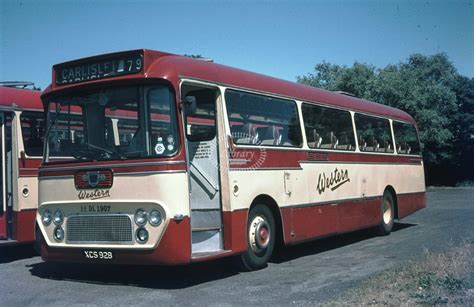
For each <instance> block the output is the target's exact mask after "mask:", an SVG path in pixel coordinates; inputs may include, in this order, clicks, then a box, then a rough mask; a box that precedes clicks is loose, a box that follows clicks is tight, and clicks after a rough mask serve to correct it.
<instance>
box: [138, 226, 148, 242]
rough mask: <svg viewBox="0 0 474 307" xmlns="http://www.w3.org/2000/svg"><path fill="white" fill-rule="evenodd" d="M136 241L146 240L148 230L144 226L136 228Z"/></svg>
mask: <svg viewBox="0 0 474 307" xmlns="http://www.w3.org/2000/svg"><path fill="white" fill-rule="evenodd" d="M137 241H138V243H145V242H146V241H148V231H147V230H146V229H145V228H138V230H137Z"/></svg>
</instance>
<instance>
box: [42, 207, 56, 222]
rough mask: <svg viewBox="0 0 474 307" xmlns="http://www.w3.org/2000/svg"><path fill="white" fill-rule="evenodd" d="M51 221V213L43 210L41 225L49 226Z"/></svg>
mask: <svg viewBox="0 0 474 307" xmlns="http://www.w3.org/2000/svg"><path fill="white" fill-rule="evenodd" d="M52 220H53V216H52V215H51V212H50V211H49V210H48V209H46V210H44V212H43V216H42V217H41V221H43V224H44V225H46V226H48V225H49V224H51V221H52Z"/></svg>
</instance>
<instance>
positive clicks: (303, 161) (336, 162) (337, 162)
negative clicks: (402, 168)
mask: <svg viewBox="0 0 474 307" xmlns="http://www.w3.org/2000/svg"><path fill="white" fill-rule="evenodd" d="M298 163H300V164H301V163H303V164H304V163H306V164H379V165H419V164H421V161H418V162H414V161H413V162H396V161H394V162H358V161H327V160H315V161H311V160H301V161H298Z"/></svg>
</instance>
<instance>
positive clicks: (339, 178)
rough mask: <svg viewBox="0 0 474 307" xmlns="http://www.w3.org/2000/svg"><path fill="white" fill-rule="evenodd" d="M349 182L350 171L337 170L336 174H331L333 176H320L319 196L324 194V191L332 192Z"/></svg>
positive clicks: (323, 174)
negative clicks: (329, 190)
mask: <svg viewBox="0 0 474 307" xmlns="http://www.w3.org/2000/svg"><path fill="white" fill-rule="evenodd" d="M349 181H351V180H350V179H349V171H348V170H342V169H341V170H340V169H337V168H336V169H335V170H334V172H332V173H331V175H327V176H326V174H325V173H322V174H319V177H318V186H317V189H318V192H319V194H322V193H324V191H326V189H331V191H334V190H335V189H337V188H339V187H340V186H341V185H343V184H344V183H346V182H349Z"/></svg>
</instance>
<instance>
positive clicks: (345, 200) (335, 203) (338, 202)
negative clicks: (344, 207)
mask: <svg viewBox="0 0 474 307" xmlns="http://www.w3.org/2000/svg"><path fill="white" fill-rule="evenodd" d="M381 198H382V195H380V196H369V197H354V198H345V199H334V200H330V201H323V202H315V203H306V204H297V205H290V206H281V207H280V209H286V208H306V207H317V206H325V205H339V204H342V203H345V202H351V201H358V202H361V201H371V200H377V199H381Z"/></svg>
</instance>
